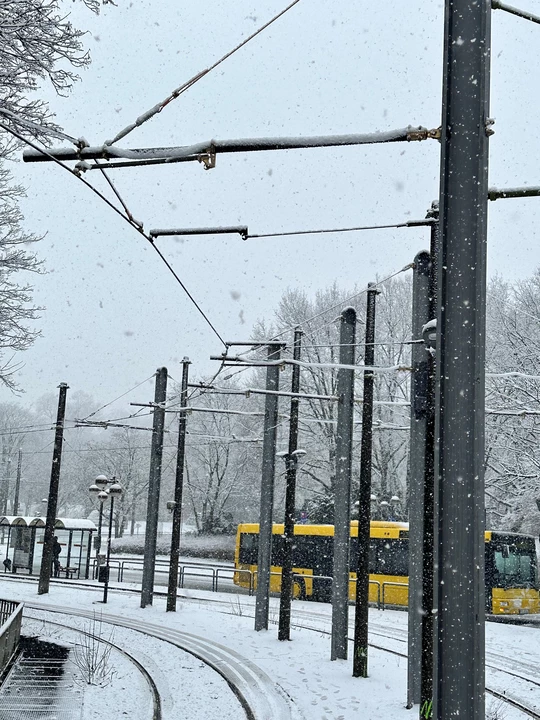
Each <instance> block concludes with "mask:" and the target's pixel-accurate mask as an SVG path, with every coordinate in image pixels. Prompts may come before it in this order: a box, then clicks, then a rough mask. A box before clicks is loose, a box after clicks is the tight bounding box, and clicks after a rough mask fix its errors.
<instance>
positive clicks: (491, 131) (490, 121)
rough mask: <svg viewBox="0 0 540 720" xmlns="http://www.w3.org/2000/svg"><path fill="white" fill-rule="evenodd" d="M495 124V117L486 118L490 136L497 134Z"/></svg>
mask: <svg viewBox="0 0 540 720" xmlns="http://www.w3.org/2000/svg"><path fill="white" fill-rule="evenodd" d="M493 125H495V118H488V119H487V120H486V135H487V136H488V137H491V136H492V135H495V130H494V129H493Z"/></svg>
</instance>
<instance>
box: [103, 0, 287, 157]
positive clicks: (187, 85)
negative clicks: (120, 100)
mask: <svg viewBox="0 0 540 720" xmlns="http://www.w3.org/2000/svg"><path fill="white" fill-rule="evenodd" d="M299 2H300V0H293V2H291V3H290V4H289V5H287V7H286V8H284V9H283V10H281V11H280V12H279V13H278V14H277V15H275V16H274V17H273V18H271V20H269V21H268V22H266V23H265V24H264V25H262V26H261V27H260V28H258V29H257V30H255V32H254V33H252V34H251V35H250V36H249V37H247V38H245V39H244V40H242V42H240V43H238V45H236V46H235V47H234V48H233V49H232V50H229V52H227V53H226V54H225V55H223V56H222V57H221V58H220V59H219V60H217V61H216V62H214V63H213V64H212V65H210V66H209V67H207V68H206V69H205V70H201V71H200V72H198V73H197V74H196V75H194V76H193V77H192V78H190V79H189V80H187V81H186V82H184V83H183V84H182V85H180V86H179V87H177V88H176V89H175V90H173V91H172V93H170V95H168V96H167V97H166V98H165V99H164V100H162V101H161V102H159V103H158V104H157V105H154V107H152V108H150V109H149V110H147V111H146V112H145V113H143V114H142V115H140V116H139V117H138V118H137V119H136V120H135V122H133V123H131V124H130V125H128V126H127V127H125V128H124V129H123V130H120V132H119V133H117V134H116V135H115V136H114V138H113V139H112V140H108V141H107V142H106V143H105V144H106V145H113V144H114V143H115V142H118V140H121V139H122V138H124V137H126V136H127V135H129V134H130V133H131V132H133V130H135V129H136V128H138V127H140V126H141V125H143V124H144V123H145V122H148V120H150V119H151V118H153V117H154V116H155V115H157V114H158V113H160V112H161V111H162V110H163V109H164V108H165V107H166V106H167V105H168V104H169V103H171V102H172V101H173V100H176V98H177V97H179V96H180V95H181V94H182V93H184V92H185V91H186V90H188V89H189V88H190V87H192V86H193V85H195V83H196V82H198V81H199V80H200V79H201V78H203V77H205V76H206V75H208V74H209V73H211V72H212V71H213V70H215V69H216V68H217V67H218V66H219V65H221V64H222V63H223V62H225V60H227V59H228V58H230V57H231V56H232V55H234V54H235V53H236V52H238V50H240V49H241V48H243V47H244V46H245V45H247V44H248V43H249V42H250V41H251V40H253V38H255V37H257V35H259V34H260V33H262V32H263V31H264V30H266V28H268V27H270V25H272V24H273V23H274V22H276V20H278V19H279V18H280V17H282V16H283V15H285V13H287V12H288V11H289V10H290V9H291V8H292V7H294V6H295V5H297V4H298V3H299Z"/></svg>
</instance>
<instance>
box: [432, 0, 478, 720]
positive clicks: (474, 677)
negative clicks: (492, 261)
mask: <svg viewBox="0 0 540 720" xmlns="http://www.w3.org/2000/svg"><path fill="white" fill-rule="evenodd" d="M490 14H491V10H490V2H489V0H480V1H478V2H470V0H447V2H446V14H445V40H444V42H445V48H444V65H445V67H444V87H443V111H442V133H441V149H442V155H441V161H442V162H441V195H440V213H441V220H440V223H441V257H440V262H439V277H440V292H439V295H440V301H441V302H440V311H439V317H438V321H437V356H438V363H439V367H438V372H437V399H436V437H437V441H438V442H437V445H436V473H437V475H438V482H439V487H438V504H439V513H440V515H439V523H438V550H439V557H438V564H439V573H440V576H439V582H438V583H437V588H438V621H437V646H438V658H437V665H436V682H435V683H434V707H435V711H436V717H437V718H440V719H442V718H444V719H445V720H446V719H447V718H450V717H466V718H468V720H480V719H481V718H482V720H483V718H484V716H485V636H484V620H485V607H484V406H485V369H484V362H485V307H486V245H487V201H488V195H487V191H488V184H487V179H488V134H489V132H490V130H489V69H490ZM456 579H457V581H456Z"/></svg>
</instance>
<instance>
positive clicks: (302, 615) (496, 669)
mask: <svg viewBox="0 0 540 720" xmlns="http://www.w3.org/2000/svg"><path fill="white" fill-rule="evenodd" d="M295 617H296V622H295V625H296V626H297V627H298V628H302V629H305V630H313V631H314V632H318V633H322V634H324V635H329V636H330V635H331V633H330V631H329V630H328V629H327V627H326V628H325V627H324V626H323V625H324V622H325V620H328V617H327V616H325V614H324V613H320V612H319V613H317V612H313V611H306V610H303V609H297V610H296V611H295ZM300 619H302V620H303V622H302V624H300V623H299V622H298V620H300ZM313 621H315V622H316V624H310V623H312V622H313ZM372 628H377V630H376V631H375V632H374V631H373V630H372ZM369 634H370V636H371V637H373V636H377V637H379V638H381V639H383V638H384V639H387V640H390V641H391V642H394V643H395V642H397V643H399V644H401V646H402V645H403V643H404V642H406V638H407V631H406V630H402V629H400V628H395V627H394V628H391V630H390V631H389V630H388V629H386V630H384V629H383V627H382V626H381V625H380V624H378V623H371V624H370V631H369ZM348 639H349V642H351V643H352V642H353V637H352V636H350V637H349V638H348ZM369 647H371V648H373V649H374V650H379V651H381V652H386V653H390V654H392V655H397V656H398V657H402V658H407V654H406V653H404V652H403V651H402V650H401V649H400V650H397V649H395V648H391V647H388V646H387V645H381V644H378V643H374V642H369ZM488 652H489V650H488ZM490 654H492V655H493V657H492V658H491V659H492V660H493V661H496V662H497V665H494V664H492V663H490V662H486V669H489V670H490V671H492V673H493V675H496V674H500V675H501V676H503V677H506V678H512V679H513V680H517V681H518V682H519V683H522V685H523V686H524V687H523V689H522V694H523V696H526V695H527V694H528V690H527V686H528V687H529V688H530V687H531V686H536V687H540V682H539V681H538V680H535V679H533V678H531V677H530V673H531V671H532V670H533V666H532V665H530V664H527V663H523V662H520V661H519V660H517V659H509V658H504V657H503V656H499V655H497V654H495V653H490ZM520 669H521V671H522V672H521V673H520V672H519V670H520ZM534 669H535V668H534ZM522 673H525V674H522ZM492 679H493V680H494V679H495V678H492ZM486 693H488V694H489V695H491V696H492V697H494V698H496V699H497V700H500V701H501V702H503V703H506V704H507V705H510V706H511V707H513V708H514V709H516V710H519V711H520V712H521V713H523V714H524V715H526V716H527V717H531V718H533V720H540V711H539V710H537V709H536V708H535V707H531V706H530V705H527V704H526V703H525V702H523V701H522V700H521V698H519V697H516V695H515V691H514V692H512V693H509V692H508V691H507V690H504V689H501V686H499V688H495V687H493V686H491V682H490V686H487V685H486Z"/></svg>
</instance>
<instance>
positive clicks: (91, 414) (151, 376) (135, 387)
mask: <svg viewBox="0 0 540 720" xmlns="http://www.w3.org/2000/svg"><path fill="white" fill-rule="evenodd" d="M153 377H154V376H153V375H150V377H147V378H146V379H145V380H143V381H142V382H140V383H137V385H135V386H134V387H132V388H130V389H129V390H126V392H124V393H122V394H121V395H119V396H118V397H117V398H115V399H114V400H111V401H110V402H108V403H105V405H102V406H101V407H100V408H98V409H97V410H94V412H91V413H90V414H89V415H86V417H84V418H80V420H79V422H81V421H84V420H88V418H91V417H93V416H94V415H97V413H98V412H101V411H102V410H105V408H106V407H109V406H110V405H113V404H114V403H115V402H117V401H118V400H121V399H122V398H123V397H125V396H126V395H129V394H130V393H131V392H133V391H134V390H137V388H140V387H141V385H144V383H147V382H148V381H149V380H151V379H152V378H153Z"/></svg>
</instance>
